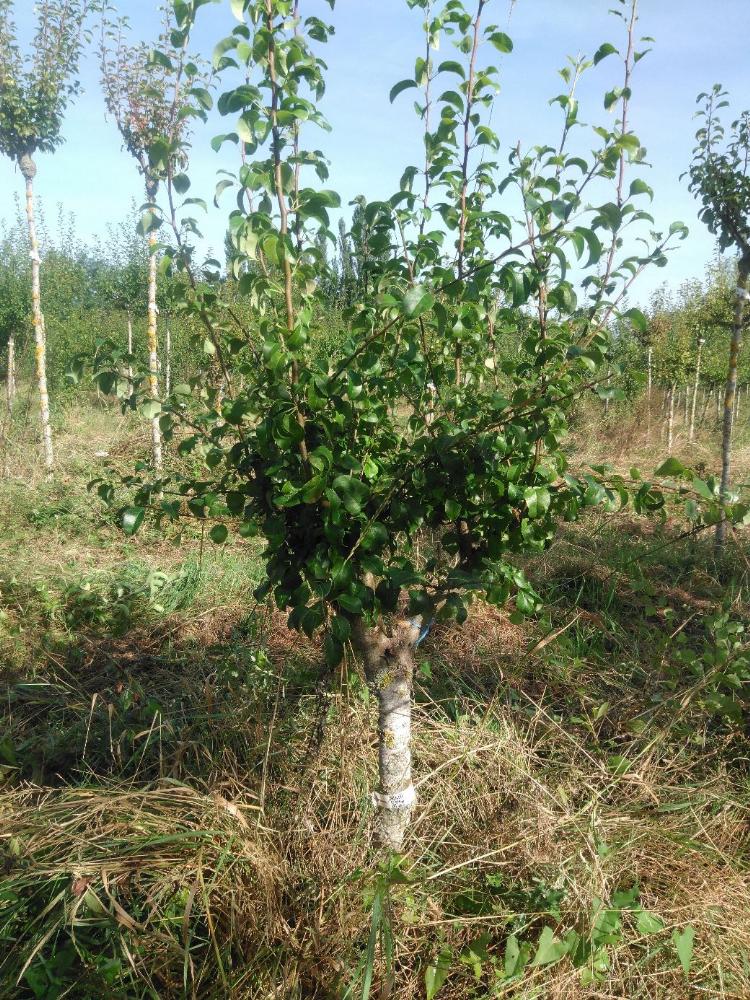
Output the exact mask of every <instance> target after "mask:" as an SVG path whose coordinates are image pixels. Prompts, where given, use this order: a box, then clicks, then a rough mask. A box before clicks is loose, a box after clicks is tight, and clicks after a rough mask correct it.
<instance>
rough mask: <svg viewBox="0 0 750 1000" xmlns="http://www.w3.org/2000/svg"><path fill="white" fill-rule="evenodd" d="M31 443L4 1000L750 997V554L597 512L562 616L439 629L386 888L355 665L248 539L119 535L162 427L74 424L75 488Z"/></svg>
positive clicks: (560, 570)
mask: <svg viewBox="0 0 750 1000" xmlns="http://www.w3.org/2000/svg"><path fill="white" fill-rule="evenodd" d="M635 423H638V421H637V420H636V421H635ZM618 433H620V434H622V435H623V436H624V437H625V438H627V437H628V435H631V436H632V441H631V445H630V448H631V454H630V455H628V454H626V452H625V451H623V453H622V455H619V454H618V456H617V459H618V461H620V462H621V463H623V464H624V463H626V462H628V461H630V462H631V464H632V463H634V462H642V463H643V465H644V467H645V468H649V466H650V465H652V464H654V463H653V461H650V460H649V454H648V448H647V443H646V442H643V441H641V440H640V439H639V438H638V433H639V432H637V431H636V430H635V429H634V428H633V427H630V425H628V426H625V427H621V428H620V431H619V432H618ZM614 434H615V430H614V429H613V428H611V427H609V426H607V425H605V426H602V427H600V428H597V433H596V435H592V434H590V433H589V435H588V437H589V439H593V442H594V443H593V444H591V443H590V442H589V443H588V448H589V451H590V452H591V454H590V455H587V454H583V451H582V449H580V450H579V459H580V460H594V458H595V455H594V454H593V453H594V452H596V451H601V452H602V453H604V452H607V453H608V454H609V455H610V456H611V455H612V454H613V449H612V447H611V441H608V438H607V435H614ZM81 442H85V444H83V445H82V444H81ZM29 443H30V441H29V439H27V441H26V445H25V446H22V445H21V443H19V442H18V441H16V442H15V448H16V452H15V453H16V454H23V455H24V456H26V460H27V462H28V467H25V468H23V469H19V470H16V471H17V474H16V475H14V476H13V477H12V478H10V479H6V480H5V481H4V482H2V483H1V484H0V502H2V503H3V508H4V510H5V511H6V529H5V531H4V533H3V537H2V539H1V540H0V663H1V664H2V667H1V670H2V679H3V689H4V690H3V694H4V697H3V708H2V713H3V718H2V726H1V727H0V871H2V876H0V996H2V997H6V996H7V997H9V998H10V997H18V998H20V1000H26V998H30V997H42V998H58V997H72V998H80V1000H99V998H128V1000H130V998H134V1000H139V998H144V1000H145V998H175V1000H176V998H182V997H185V998H200V1000H204V998H205V1000H212V998H216V1000H219V998H225V997H236V998H241V1000H256V998H257V1000H266V998H272V997H278V998H289V1000H303V998H332V1000H333V998H340V1000H343V998H345V997H349V998H352V1000H354V998H360V997H362V996H364V995H365V993H366V992H367V991H368V989H370V988H369V987H368V982H371V983H372V987H371V989H370V996H371V997H373V998H374V997H379V998H383V997H395V996H399V998H400V1000H411V998H423V997H425V996H426V995H428V996H429V995H430V993H432V994H433V995H437V996H438V998H440V997H445V998H451V1000H453V998H455V1000H464V998H466V1000H469V998H472V1000H485V998H487V1000H489V998H490V997H507V998H514V1000H532V998H534V1000H548V998H552V1000H554V998H559V1000H577V998H610V997H628V998H638V1000H641V998H642V1000H646V998H649V1000H650V998H659V1000H688V998H694V997H701V996H705V997H710V998H712V1000H713V998H737V1000H739V998H745V997H747V996H750V868H749V866H748V861H749V860H750V859H749V856H748V847H749V841H748V836H747V829H748V826H747V823H748V808H749V807H750V781H749V780H748V755H747V718H748V716H747V698H746V695H744V700H743V693H742V691H739V692H738V691H737V690H736V689H735V688H733V687H732V684H733V681H732V677H733V676H735V674H736V675H737V676H738V677H742V676H744V674H743V670H745V669H746V668H745V667H744V666H743V664H744V663H745V662H746V645H747V644H746V641H745V640H744V638H743V633H741V632H734V631H733V629H734V628H735V627H737V628H741V627H743V626H744V625H745V624H746V622H747V618H748V613H747V608H748V604H747V596H748V589H747V588H748V579H747V561H746V543H745V542H744V541H743V539H738V540H737V541H736V542H735V543H734V544H733V546H732V548H731V549H730V552H729V553H728V555H727V558H726V560H725V561H724V562H723V563H722V564H721V565H716V564H715V563H714V561H713V555H712V550H711V540H710V538H708V537H706V538H698V539H692V540H690V541H686V540H683V541H675V542H674V544H672V545H670V546H669V547H667V548H659V549H658V550H656V551H653V552H652V550H654V549H655V547H656V546H660V545H661V544H662V543H663V542H664V540H665V538H666V537H667V536H669V534H670V532H671V533H672V535H676V534H677V528H676V526H674V525H670V524H667V525H666V527H665V528H663V529H662V528H659V527H658V526H655V525H654V524H652V523H650V522H647V521H644V520H642V519H640V518H636V517H633V516H628V515H620V516H619V517H618V518H614V519H613V518H611V517H610V518H605V517H603V516H600V515H590V516H589V517H588V518H587V519H586V520H585V522H582V523H580V524H578V525H573V526H566V527H565V528H564V529H563V531H562V532H561V534H560V536H559V537H558V539H557V540H556V541H555V543H554V545H553V546H552V547H551V549H550V550H549V551H548V552H547V553H546V554H545V556H544V557H543V558H541V559H539V560H538V561H536V562H535V563H533V564H530V565H529V567H528V571H529V573H530V575H531V576H532V579H533V581H534V583H535V586H536V587H537V589H538V590H539V592H540V593H541V594H542V596H543V597H544V601H545V612H544V615H543V616H541V617H540V618H539V619H537V620H528V621H526V622H524V623H523V624H514V623H512V622H511V621H510V617H509V614H508V613H506V612H505V611H503V610H502V609H501V610H498V609H492V608H488V607H486V606H484V605H481V604H477V605H475V606H474V608H473V610H472V614H471V615H470V618H469V621H468V622H467V624H466V626H465V627H464V628H463V629H457V628H455V627H447V626H442V627H440V628H435V629H434V630H433V632H432V634H431V635H430V636H429V638H428V640H427V641H426V642H425V644H424V645H423V646H421V647H420V663H419V670H418V675H417V685H416V705H415V735H414V758H415V773H416V776H417V780H418V782H419V797H420V805H419V808H418V811H417V813H416V814H415V818H414V823H413V826H412V829H411V832H410V835H409V841H408V844H407V849H406V852H405V855H404V857H403V858H401V859H397V860H395V861H391V862H390V863H389V864H385V863H384V862H383V860H382V859H381V858H380V857H379V856H378V855H377V853H376V852H375V851H374V850H373V847H372V844H371V840H370V820H371V807H370V805H369V792H370V790H371V789H372V788H373V787H374V786H375V781H376V774H377V750H376V737H375V706H374V704H373V701H372V699H371V698H370V696H369V692H368V690H367V687H366V685H365V684H364V683H363V681H362V679H361V675H360V673H359V670H358V668H357V665H356V664H355V663H354V662H349V663H348V664H346V666H345V667H344V668H342V670H341V671H340V672H338V673H337V674H336V676H334V677H329V676H327V675H326V673H325V671H324V670H323V669H322V668H321V663H322V656H321V653H320V651H319V649H318V647H317V645H316V644H315V643H314V642H310V641H308V640H306V639H304V638H300V637H299V636H297V635H296V634H294V635H292V634H290V633H288V632H287V630H286V628H285V626H284V619H283V616H280V615H279V614H278V613H276V612H274V611H273V610H271V609H269V608H268V607H266V606H263V607H256V606H254V604H253V602H252V600H251V599H249V598H248V594H250V593H251V591H252V589H253V586H254V583H255V582H256V581H257V580H258V579H259V575H260V572H261V569H260V563H259V559H258V551H257V549H256V548H254V547H253V545H252V543H247V544H242V545H239V546H233V547H231V548H217V547H213V546H210V545H207V544H205V542H204V540H203V539H202V537H201V535H200V533H192V534H187V535H185V536H184V537H183V538H182V540H181V544H179V545H177V544H175V539H170V538H166V539H164V538H162V537H159V536H156V535H154V534H149V533H145V534H144V535H142V536H138V537H137V539H134V540H129V539H125V538H124V537H123V536H122V535H121V534H120V533H119V532H118V530H117V529H116V528H115V527H114V526H113V525H112V524H111V523H110V522H109V521H108V520H107V518H106V516H105V514H104V512H103V511H102V510H101V509H100V508H99V507H98V506H97V505H96V503H94V502H93V501H92V499H91V497H90V495H89V494H88V492H87V490H86V482H87V481H88V480H89V479H90V478H92V477H93V476H94V475H95V474H96V470H97V468H98V467H99V463H100V459H98V458H97V457H96V454H95V453H96V451H108V452H109V453H110V456H111V457H112V458H113V460H114V461H115V462H116V463H122V467H123V468H125V467H127V463H128V462H129V461H130V460H131V458H132V456H133V455H134V454H137V453H138V449H139V448H141V447H144V446H145V438H144V436H143V432H142V428H139V427H138V426H137V425H132V424H129V423H128V422H124V423H123V422H121V420H120V417H119V415H116V414H113V413H112V412H108V411H106V410H101V409H96V408H91V409H89V408H80V409H78V410H76V411H70V412H69V414H68V415H67V417H66V423H65V428H64V429H62V428H61V433H60V434H59V435H58V449H59V454H60V462H61V472H62V474H61V476H60V479H59V481H58V482H57V483H55V484H46V483H43V482H41V481H39V479H38V478H36V477H35V473H32V467H31V466H32V458H33V449H32V448H31V447H30V446H29ZM654 447H655V446H654V445H652V449H654ZM700 448H701V449H702V450H703V451H702V454H703V453H705V456H706V457H705V461H706V462H707V463H708V464H710V463H711V462H712V461H714V460H715V457H714V456H713V453H712V452H711V451H710V449H709V448H708V446H707V444H706V443H705V442H701V444H700ZM644 459H645V461H644ZM27 478H28V481H29V482H32V483H33V489H29V488H28V486H27V485H26V482H27ZM664 533H666V535H665V534H664ZM650 553H651V554H650ZM722 615H724V617H722ZM722 685H723V686H722ZM721 697H724V698H727V699H729V700H730V701H731V703H732V704H734V705H738V706H740V709H739V715H727V712H726V711H725V710H722V702H721V701H720V700H719V701H717V700H716V699H717V698H721ZM743 713H744V714H743Z"/></svg>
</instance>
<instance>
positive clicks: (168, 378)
mask: <svg viewBox="0 0 750 1000" xmlns="http://www.w3.org/2000/svg"><path fill="white" fill-rule="evenodd" d="M164 352H165V354H166V356H167V357H166V363H165V365H164V395H165V396H169V394H170V392H171V391H172V333H171V331H170V329H169V323H167V325H166V333H165V341H164Z"/></svg>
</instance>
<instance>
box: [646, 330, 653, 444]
mask: <svg viewBox="0 0 750 1000" xmlns="http://www.w3.org/2000/svg"><path fill="white" fill-rule="evenodd" d="M653 356H654V349H653V347H649V349H648V391H647V395H646V403H647V406H646V421H647V423H646V431H647V433H648V434H649V435H650V434H651V386H652V384H653V366H652V359H653Z"/></svg>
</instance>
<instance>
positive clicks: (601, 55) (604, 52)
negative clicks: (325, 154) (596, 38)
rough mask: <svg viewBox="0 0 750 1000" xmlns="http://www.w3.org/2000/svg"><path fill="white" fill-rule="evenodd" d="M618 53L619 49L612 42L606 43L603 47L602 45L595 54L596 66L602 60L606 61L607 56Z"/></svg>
mask: <svg viewBox="0 0 750 1000" xmlns="http://www.w3.org/2000/svg"><path fill="white" fill-rule="evenodd" d="M616 52H617V49H616V48H615V47H614V45H612V44H611V42H605V43H604V44H603V45H600V46H599V48H598V49H597V50H596V53H595V54H594V66H598V65H599V63H600V62H601V61H602V59H606V58H607V56H611V55H614V54H615V53H616Z"/></svg>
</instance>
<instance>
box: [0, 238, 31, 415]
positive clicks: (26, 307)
mask: <svg viewBox="0 0 750 1000" xmlns="http://www.w3.org/2000/svg"><path fill="white" fill-rule="evenodd" d="M0 260H1V261H2V263H0V349H3V351H4V353H5V405H6V408H7V411H8V416H9V417H10V416H12V414H13V407H14V403H15V398H16V391H17V383H16V365H17V361H16V359H17V354H18V351H19V349H20V348H21V347H22V346H23V342H24V340H25V334H26V332H27V330H28V328H29V326H30V323H29V320H30V317H31V294H30V287H29V263H30V262H29V258H28V244H27V242H26V239H25V238H24V234H23V233H22V232H16V231H14V230H7V231H6V230H4V231H3V233H2V237H1V238H0Z"/></svg>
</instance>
